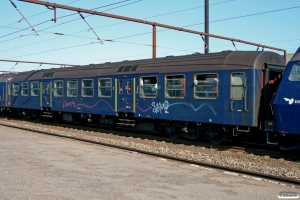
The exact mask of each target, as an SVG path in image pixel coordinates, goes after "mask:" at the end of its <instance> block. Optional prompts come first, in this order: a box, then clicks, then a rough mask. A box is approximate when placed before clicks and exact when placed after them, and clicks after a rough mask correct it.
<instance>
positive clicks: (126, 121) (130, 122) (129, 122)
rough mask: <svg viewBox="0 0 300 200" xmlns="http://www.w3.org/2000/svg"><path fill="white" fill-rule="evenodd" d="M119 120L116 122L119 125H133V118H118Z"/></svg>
mask: <svg viewBox="0 0 300 200" xmlns="http://www.w3.org/2000/svg"><path fill="white" fill-rule="evenodd" d="M118 120H119V121H120V122H119V123H117V124H118V125H120V126H131V127H134V126H135V120H132V119H118Z"/></svg>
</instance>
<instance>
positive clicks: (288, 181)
mask: <svg viewBox="0 0 300 200" xmlns="http://www.w3.org/2000/svg"><path fill="white" fill-rule="evenodd" d="M35 124H36V125H43V124H47V125H51V126H60V125H61V124H58V123H52V122H35ZM1 125H4V126H9V127H13V128H19V129H23V130H28V131H35V132H38V133H42V134H47V135H53V136H58V137H63V138H68V139H74V140H79V141H83V142H88V143H93V144H98V145H103V146H108V147H113V148H118V149H122V150H126V151H131V152H137V153H141V154H145V155H149V156H155V157H160V158H164V159H168V160H172V161H178V162H183V163H187V164H191V165H195V166H204V167H208V168H214V169H217V170H220V171H226V172H228V171H229V172H233V173H236V174H237V175H241V176H245V175H247V176H251V177H257V178H261V179H264V180H269V181H270V180H272V181H275V182H279V183H285V184H290V185H293V186H295V187H298V188H300V180H297V179H291V178H285V177H279V176H273V175H268V174H263V173H257V172H253V171H248V170H242V169H236V168H232V167H227V166H221V165H216V164H211V163H207V162H200V161H194V160H189V159H184V158H178V157H175V156H168V155H164V154H161V153H153V152H150V151H145V150H140V149H136V148H129V147H125V146H120V145H114V144H109V143H104V142H99V141H95V140H93V139H85V138H79V137H74V136H69V135H62V134H56V133H53V132H50V131H43V130H38V128H37V129H34V128H32V127H30V128H28V127H24V126H23V127H22V126H17V125H9V124H3V123H1ZM63 126H64V128H66V126H67V128H69V129H71V130H72V129H79V130H83V131H93V132H100V131H101V132H103V131H104V132H105V131H106V130H105V129H104V130H103V129H101V130H99V128H98V129H96V128H95V127H83V126H79V125H73V124H67V125H66V124H63ZM106 132H107V133H110V134H111V133H112V134H115V135H121V136H122V137H136V138H138V139H146V140H156V141H161V142H166V143H172V144H182V145H192V146H200V147H202V148H215V149H219V150H229V151H234V152H244V153H255V154H261V155H264V156H266V155H267V156H270V157H277V158H279V157H280V158H282V157H284V156H283V155H282V154H281V155H280V153H278V152H276V153H274V152H268V151H260V150H255V149H247V148H242V147H234V146H232V147H229V146H226V145H211V144H207V143H201V142H195V141H186V140H174V139H170V138H165V137H159V136H149V135H141V134H137V133H128V132H123V131H118V130H114V131H111V130H110V131H106ZM271 154H272V155H271ZM285 156H287V157H288V156H289V159H292V158H291V157H293V156H296V155H293V156H292V155H285ZM298 159H299V157H298Z"/></svg>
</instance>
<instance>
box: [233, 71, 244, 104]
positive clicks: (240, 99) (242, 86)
mask: <svg viewBox="0 0 300 200" xmlns="http://www.w3.org/2000/svg"><path fill="white" fill-rule="evenodd" d="M233 74H243V76H244V77H243V80H242V85H232V77H233ZM245 78H246V74H245V72H232V73H231V74H230V99H231V100H239V101H242V100H244V96H245V90H244V87H245ZM233 87H241V88H242V91H243V93H242V98H233V97H232V88H233Z"/></svg>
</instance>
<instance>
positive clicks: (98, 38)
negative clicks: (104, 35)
mask: <svg viewBox="0 0 300 200" xmlns="http://www.w3.org/2000/svg"><path fill="white" fill-rule="evenodd" d="M78 14H79V15H80V17H81V18H82V19H83V21H85V23H86V24H87V25H88V26H89V27H90V29H89V30H92V31H93V32H94V34H95V35H96V36H97V40H99V41H100V43H101V44H103V42H102V40H101V39H100V37H99V36H98V35H97V33H96V32H95V31H94V29H93V28H92V27H91V25H90V24H89V23H88V22H87V21H86V20H85V18H84V17H83V16H82V14H81V13H80V12H78Z"/></svg>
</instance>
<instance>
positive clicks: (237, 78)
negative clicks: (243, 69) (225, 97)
mask: <svg viewBox="0 0 300 200" xmlns="http://www.w3.org/2000/svg"><path fill="white" fill-rule="evenodd" d="M244 84H245V74H244V73H232V74H231V88H230V97H231V99H235V100H242V99H243V97H244Z"/></svg>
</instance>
